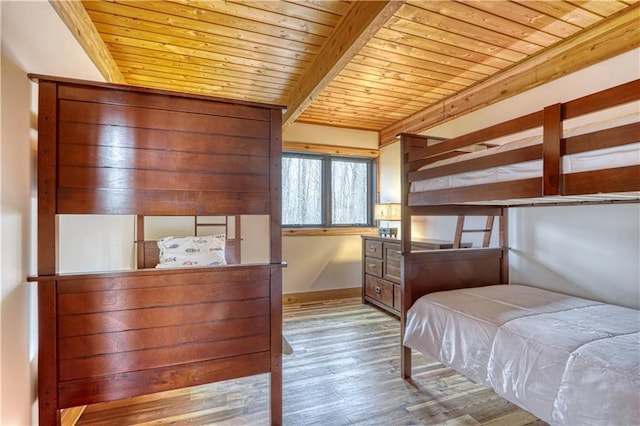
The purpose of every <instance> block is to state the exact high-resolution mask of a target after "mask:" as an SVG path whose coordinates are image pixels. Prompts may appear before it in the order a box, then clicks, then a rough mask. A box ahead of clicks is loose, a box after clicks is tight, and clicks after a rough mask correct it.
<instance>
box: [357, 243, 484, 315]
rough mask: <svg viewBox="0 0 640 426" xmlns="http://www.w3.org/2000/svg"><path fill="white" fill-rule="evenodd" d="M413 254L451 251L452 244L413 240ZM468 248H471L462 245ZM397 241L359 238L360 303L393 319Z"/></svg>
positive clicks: (397, 273) (397, 279) (397, 285)
mask: <svg viewBox="0 0 640 426" xmlns="http://www.w3.org/2000/svg"><path fill="white" fill-rule="evenodd" d="M411 244H412V246H413V248H414V249H415V250H438V249H449V248H453V242H452V241H444V240H416V241H412V243H411ZM462 246H463V247H470V246H471V244H462ZM400 262H401V255H400V240H398V239H396V238H388V237H378V236H374V235H363V236H362V303H370V304H372V305H375V306H377V307H379V308H382V309H384V310H386V311H389V312H391V313H392V314H394V315H398V316H399V315H400V306H401V297H402V293H401V291H402V290H401V287H400V283H401V279H400Z"/></svg>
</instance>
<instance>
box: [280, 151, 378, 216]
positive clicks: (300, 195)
mask: <svg viewBox="0 0 640 426" xmlns="http://www.w3.org/2000/svg"><path fill="white" fill-rule="evenodd" d="M373 167H374V162H373V160H372V159H370V158H359V157H358V158H351V157H334V156H330V155H317V154H296V153H285V154H283V159H282V225H283V226H285V227H361V226H371V225H372V221H373V219H372V214H371V208H372V207H371V206H372V203H373V201H372V200H373V194H374V193H375V191H374V186H373Z"/></svg>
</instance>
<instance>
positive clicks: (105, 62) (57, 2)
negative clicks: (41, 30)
mask: <svg viewBox="0 0 640 426" xmlns="http://www.w3.org/2000/svg"><path fill="white" fill-rule="evenodd" d="M49 3H50V4H51V6H53V8H54V10H55V11H56V12H57V13H58V15H59V16H60V18H61V19H62V22H64V24H65V25H66V26H67V28H69V30H70V31H71V33H72V34H73V36H74V37H75V38H76V40H78V42H79V43H80V45H81V46H82V48H83V49H84V51H85V52H86V53H87V55H89V58H90V59H91V60H92V61H93V63H94V64H95V65H96V67H97V68H98V71H100V74H102V76H103V77H104V78H105V80H106V81H107V82H109V83H126V80H125V78H124V76H123V75H122V73H121V72H120V69H119V68H118V65H116V61H114V60H113V57H112V56H111V53H109V50H108V49H107V46H105V44H104V41H102V37H100V34H98V30H96V27H95V25H94V24H93V22H92V21H91V18H90V17H89V14H88V13H87V10H86V9H85V8H84V6H83V5H82V2H81V1H77V0H49Z"/></svg>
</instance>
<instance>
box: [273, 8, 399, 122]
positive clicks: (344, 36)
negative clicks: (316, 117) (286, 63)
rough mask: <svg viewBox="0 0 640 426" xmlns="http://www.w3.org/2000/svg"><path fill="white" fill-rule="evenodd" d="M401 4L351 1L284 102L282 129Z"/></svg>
mask: <svg viewBox="0 0 640 426" xmlns="http://www.w3.org/2000/svg"><path fill="white" fill-rule="evenodd" d="M403 4H404V0H391V1H358V2H354V4H353V6H352V7H351V9H350V10H349V12H348V13H347V14H346V15H344V16H343V18H342V20H341V21H340V23H339V24H338V25H337V27H336V28H335V30H334V31H333V32H332V33H331V35H330V36H329V38H328V39H327V40H326V42H325V43H324V44H323V46H322V48H321V49H320V51H319V52H318V54H317V55H316V56H315V58H314V59H313V61H312V62H311V65H310V66H309V68H308V69H307V70H306V72H305V73H304V74H303V76H302V77H301V78H300V80H299V81H298V82H297V84H296V86H295V87H294V89H293V91H292V92H291V96H290V97H289V99H288V100H287V102H285V104H286V106H287V112H286V113H285V114H284V117H283V121H282V127H283V129H286V128H287V127H288V126H289V125H290V124H291V123H293V121H294V120H295V119H296V118H297V117H298V116H299V115H300V114H301V113H302V111H303V110H304V109H305V108H306V107H307V106H308V105H309V104H310V103H311V101H312V100H313V98H314V97H315V96H316V95H317V94H318V93H320V92H321V91H322V90H323V89H324V88H325V87H326V86H327V85H328V84H329V83H330V82H331V80H333V79H334V77H335V76H337V75H338V73H340V71H341V70H342V69H343V68H344V67H345V66H346V65H347V64H348V63H349V61H351V59H352V58H353V57H354V56H355V55H356V54H357V53H358V52H359V51H360V49H362V47H364V45H365V44H366V43H367V42H368V41H369V40H370V39H371V38H372V37H373V36H374V35H375V34H376V33H377V32H378V30H379V29H380V28H382V26H383V25H384V24H385V23H386V22H387V20H388V19H389V18H391V16H393V14H394V13H395V12H396V11H397V10H398V9H400V7H401V6H402V5H403Z"/></svg>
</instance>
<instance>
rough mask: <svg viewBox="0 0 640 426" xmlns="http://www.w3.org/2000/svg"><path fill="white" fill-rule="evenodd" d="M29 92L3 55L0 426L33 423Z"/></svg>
mask: <svg viewBox="0 0 640 426" xmlns="http://www.w3.org/2000/svg"><path fill="white" fill-rule="evenodd" d="M3 53H4V52H3ZM30 99H31V96H30V87H29V81H28V79H27V78H26V75H25V74H24V72H23V71H22V70H20V68H19V67H18V66H17V65H16V64H15V63H14V62H13V61H12V60H11V59H10V58H8V57H6V56H4V55H3V56H2V110H1V113H2V136H1V138H2V139H1V149H0V159H1V163H0V170H1V182H2V188H1V190H0V191H1V197H0V198H1V199H0V210H1V216H0V237H1V239H2V246H1V248H0V260H1V270H2V303H1V304H0V326H1V338H0V357H1V358H0V360H1V369H0V382H1V386H0V398H1V400H0V401H1V404H2V405H1V406H0V409H1V411H0V423H1V424H30V423H31V404H32V402H33V400H34V395H33V391H32V389H34V380H35V378H34V376H33V375H32V366H33V365H34V364H35V362H36V352H35V350H34V348H32V346H31V345H30V338H31V337H32V327H33V325H34V324H33V323H32V320H33V318H32V312H31V308H32V306H33V304H32V303H31V300H32V298H33V297H34V294H35V291H34V285H33V284H27V283H26V277H27V276H28V275H29V273H30V272H31V271H30V267H29V266H30V263H29V255H30V252H29V247H30V244H29V242H30V237H31V233H30V227H31V221H30V218H31V216H30V210H31V205H30V192H31V191H30V189H31V188H30V186H31V163H32V156H31V141H30V133H29V125H30Z"/></svg>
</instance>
